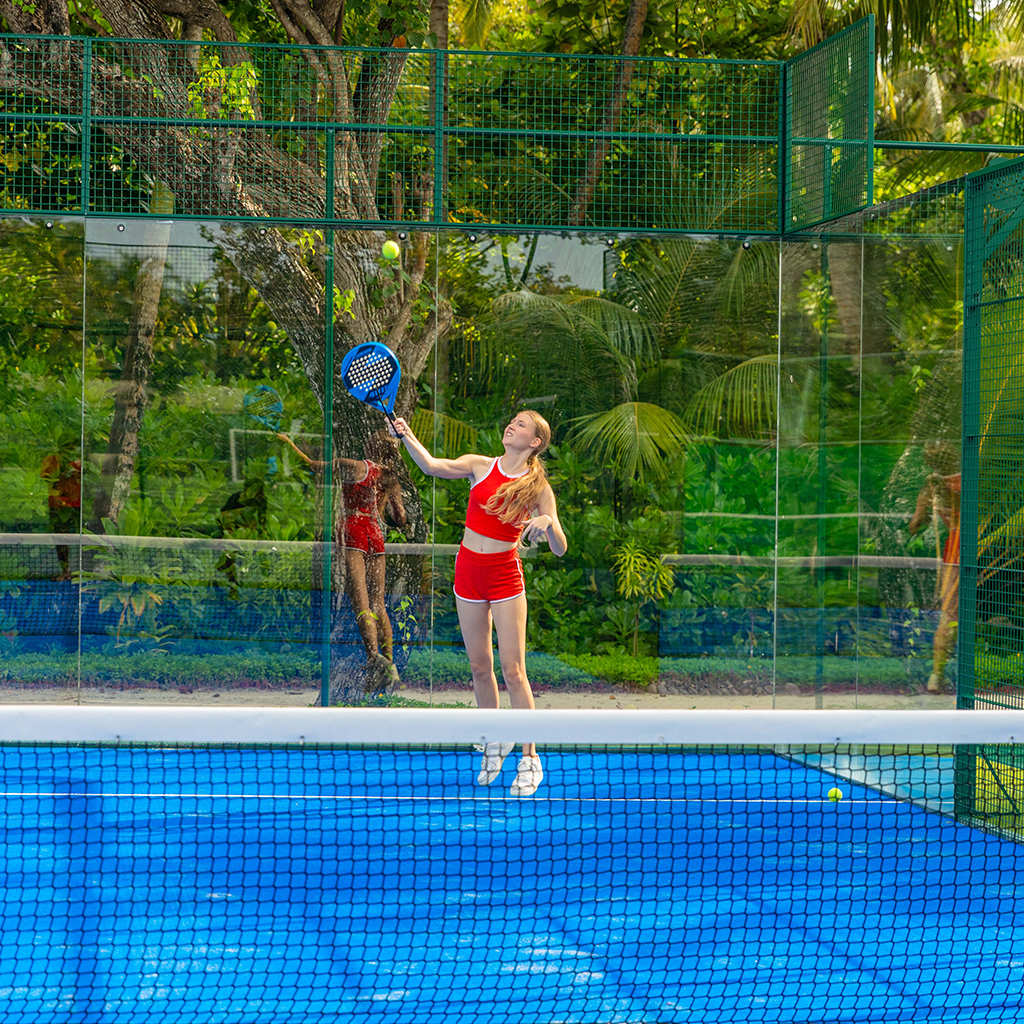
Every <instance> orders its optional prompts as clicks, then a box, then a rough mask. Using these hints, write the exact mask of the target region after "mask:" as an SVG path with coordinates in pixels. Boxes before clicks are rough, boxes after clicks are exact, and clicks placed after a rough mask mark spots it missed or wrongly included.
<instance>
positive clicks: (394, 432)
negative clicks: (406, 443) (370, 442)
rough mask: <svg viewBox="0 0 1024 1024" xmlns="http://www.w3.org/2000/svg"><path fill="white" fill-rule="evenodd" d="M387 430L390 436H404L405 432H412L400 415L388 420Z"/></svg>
mask: <svg viewBox="0 0 1024 1024" xmlns="http://www.w3.org/2000/svg"><path fill="white" fill-rule="evenodd" d="M388 432H389V433H390V434H391V436H392V437H405V435H406V434H411V433H412V431H411V430H410V429H409V424H408V423H406V422H405V420H403V419H402V417H401V416H396V417H395V418H394V420H388Z"/></svg>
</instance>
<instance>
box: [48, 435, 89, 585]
mask: <svg viewBox="0 0 1024 1024" xmlns="http://www.w3.org/2000/svg"><path fill="white" fill-rule="evenodd" d="M76 454H77V447H76V446H73V445H70V444H68V445H64V446H62V447H61V448H60V449H59V450H58V451H56V452H53V453H52V454H50V455H47V456H46V457H45V458H44V459H43V464H42V465H41V466H40V467H39V475H40V476H41V477H42V478H43V479H44V480H45V481H46V482H47V484H49V490H48V493H47V495H46V505H47V511H48V512H49V516H50V530H51V532H53V533H63V534H68V533H78V532H79V530H80V526H79V521H78V520H79V515H80V513H81V510H82V463H81V461H80V460H79V459H77V458H75V455H76ZM57 563H58V564H59V566H60V573H59V575H58V576H57V579H58V580H69V579H71V550H70V548H69V546H68V545H67V544H58V545H57Z"/></svg>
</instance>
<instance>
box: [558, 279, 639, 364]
mask: <svg viewBox="0 0 1024 1024" xmlns="http://www.w3.org/2000/svg"><path fill="white" fill-rule="evenodd" d="M571 305H572V306H573V307H575V308H576V309H577V310H579V312H580V313H582V314H583V315H584V316H585V317H587V319H589V320H592V321H593V322H594V323H595V324H597V325H598V327H600V328H601V330H602V331H603V332H604V334H605V336H606V337H607V338H608V341H609V342H610V343H611V345H612V346H613V347H614V348H615V350H616V351H617V352H621V353H622V354H623V355H624V356H628V357H629V358H630V359H636V360H637V361H639V362H642V363H646V362H650V361H652V360H654V359H657V358H658V355H659V351H658V342H657V338H656V336H655V333H654V330H653V328H652V325H651V324H650V322H649V321H648V320H646V319H645V318H644V317H642V316H640V315H639V314H638V313H636V312H634V311H633V310H631V309H629V308H628V307H627V306H623V305H620V304H619V303H618V302H610V301H609V300H608V299H604V298H600V297H598V296H592V295H588V296H585V297H584V298H581V299H574V300H573V301H572V302H571Z"/></svg>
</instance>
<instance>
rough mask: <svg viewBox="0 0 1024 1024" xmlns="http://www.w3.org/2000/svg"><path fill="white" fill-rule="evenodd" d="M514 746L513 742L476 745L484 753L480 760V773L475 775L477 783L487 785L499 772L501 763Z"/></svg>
mask: <svg viewBox="0 0 1024 1024" xmlns="http://www.w3.org/2000/svg"><path fill="white" fill-rule="evenodd" d="M514 746H515V744H514V743H488V744H486V745H480V744H477V745H476V749H477V750H479V751H481V752H482V753H483V755H484V756H483V759H482V760H481V761H480V774H479V775H478V776H477V777H476V781H477V785H480V786H489V785H490V784H491V783H492V782H493V781H494V780H495V779H496V778H497V777H498V776H499V775H500V774H501V763H502V761H504V760H505V758H506V757H508V755H509V754H511V753H512V748H513V747H514Z"/></svg>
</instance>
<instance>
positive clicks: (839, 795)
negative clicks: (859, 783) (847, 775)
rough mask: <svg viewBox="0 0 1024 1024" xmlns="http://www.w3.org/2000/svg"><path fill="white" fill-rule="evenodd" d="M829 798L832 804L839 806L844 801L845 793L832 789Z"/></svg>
mask: <svg viewBox="0 0 1024 1024" xmlns="http://www.w3.org/2000/svg"><path fill="white" fill-rule="evenodd" d="M828 798H829V800H831V801H832V803H834V804H837V803H839V801H840V800H842V799H843V791H842V790H841V789H834V788H833V789H830V790H829V791H828Z"/></svg>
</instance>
